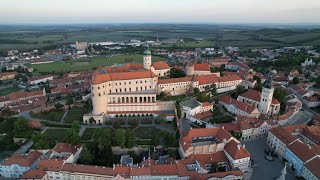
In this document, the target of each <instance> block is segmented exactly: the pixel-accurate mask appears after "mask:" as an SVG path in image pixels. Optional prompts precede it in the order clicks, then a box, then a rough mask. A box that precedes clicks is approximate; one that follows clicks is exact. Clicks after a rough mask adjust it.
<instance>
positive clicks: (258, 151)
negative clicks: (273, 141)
mask: <svg viewBox="0 0 320 180" xmlns="http://www.w3.org/2000/svg"><path fill="white" fill-rule="evenodd" d="M265 142H266V138H262V139H258V140H255V141H246V142H243V143H244V144H245V145H246V148H247V149H248V151H249V152H250V153H251V158H252V159H253V160H254V164H256V165H257V167H255V168H253V172H252V175H251V178H250V179H252V180H256V179H257V180H272V179H275V178H277V177H279V176H280V175H281V171H282V169H283V167H284V163H283V162H282V160H281V159H279V158H276V159H275V160H274V161H268V160H265V158H264V157H265V153H264V150H265V149H268V145H267V144H266V143H265ZM248 174H250V172H249V173H248ZM286 179H290V180H291V179H296V177H295V176H294V175H293V174H292V173H291V172H290V170H289V169H288V168H287V175H286Z"/></svg>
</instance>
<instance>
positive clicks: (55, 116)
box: [30, 110, 65, 122]
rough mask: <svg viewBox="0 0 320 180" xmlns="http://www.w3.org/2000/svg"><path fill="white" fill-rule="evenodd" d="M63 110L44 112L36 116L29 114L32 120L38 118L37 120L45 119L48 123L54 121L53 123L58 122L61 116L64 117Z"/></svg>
mask: <svg viewBox="0 0 320 180" xmlns="http://www.w3.org/2000/svg"><path fill="white" fill-rule="evenodd" d="M64 113H65V112H64V111H63V110H54V111H49V112H44V113H38V114H32V113H31V114H30V115H31V117H34V118H39V119H45V120H49V121H55V122H60V121H61V118H62V116H63V115H64Z"/></svg>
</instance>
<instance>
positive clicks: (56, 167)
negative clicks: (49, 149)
mask: <svg viewBox="0 0 320 180" xmlns="http://www.w3.org/2000/svg"><path fill="white" fill-rule="evenodd" d="M63 163H64V162H63V160H62V159H42V160H40V161H39V163H38V168H40V169H42V170H44V171H55V172H58V171H60V170H61V168H62V166H63Z"/></svg>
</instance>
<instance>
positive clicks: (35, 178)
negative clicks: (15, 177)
mask: <svg viewBox="0 0 320 180" xmlns="http://www.w3.org/2000/svg"><path fill="white" fill-rule="evenodd" d="M20 179H21V180H48V175H47V173H46V172H45V171H43V170H42V169H30V170H28V171H26V172H25V173H24V174H23V175H22V176H21V178H20Z"/></svg>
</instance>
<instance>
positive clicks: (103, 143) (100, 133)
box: [93, 128, 112, 152]
mask: <svg viewBox="0 0 320 180" xmlns="http://www.w3.org/2000/svg"><path fill="white" fill-rule="evenodd" d="M111 139H112V134H111V130H110V129H105V128H96V129H95V130H94V133H93V142H94V143H95V144H96V145H97V146H98V149H99V151H100V152H102V151H103V150H104V149H105V148H107V147H111V143H112V141H111Z"/></svg>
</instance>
